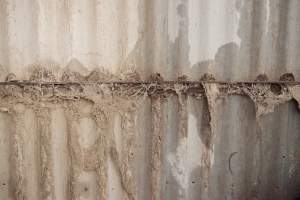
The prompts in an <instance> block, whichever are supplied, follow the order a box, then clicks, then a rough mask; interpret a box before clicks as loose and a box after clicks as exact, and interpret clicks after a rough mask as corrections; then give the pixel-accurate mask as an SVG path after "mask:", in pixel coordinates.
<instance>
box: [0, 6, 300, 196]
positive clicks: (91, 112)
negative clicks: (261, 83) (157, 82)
mask: <svg viewBox="0 0 300 200" xmlns="http://www.w3.org/2000/svg"><path fill="white" fill-rule="evenodd" d="M299 35H300V1H298V0H86V1H84V0H52V1H45V0H0V70H1V73H0V76H1V80H2V81H3V80H4V79H5V77H6V76H7V74H8V73H14V74H15V75H16V77H17V79H28V78H29V76H30V75H32V74H34V73H35V69H36V68H37V66H42V67H45V68H47V69H50V71H51V72H52V73H53V74H54V76H55V77H56V79H57V80H58V79H59V78H58V77H61V75H62V73H63V71H65V70H66V69H68V70H72V71H76V72H79V73H80V74H81V75H85V76H86V75H88V74H89V72H90V71H92V70H93V69H94V68H104V69H106V70H107V71H109V72H111V73H113V74H122V71H124V70H125V71H126V70H128V69H136V70H137V71H138V72H139V73H140V74H141V75H142V79H147V78H148V77H149V76H150V74H152V73H155V72H158V73H160V74H161V75H162V76H163V77H164V78H165V79H166V80H175V79H176V78H177V77H178V76H180V75H182V74H186V75H187V76H188V77H189V79H190V80H198V79H199V78H200V77H201V75H203V74H204V73H206V72H208V73H211V74H214V76H215V77H216V78H217V79H218V80H254V79H255V77H256V76H257V75H258V74H261V73H265V74H267V75H268V77H269V79H271V80H278V79H279V77H280V75H281V74H282V73H285V72H292V73H294V75H295V77H296V79H298V80H299V79H300V77H299V76H300V68H299V66H300V56H299V53H300V37H299ZM16 92H17V93H18V91H16ZM17 93H16V94H17ZM180 98H181V97H180V96H179V98H178V97H176V96H174V97H169V98H167V99H166V100H164V101H162V102H161V101H160V100H159V99H150V98H143V99H140V100H139V101H138V102H139V104H137V105H131V104H132V102H131V103H128V102H127V101H122V107H120V108H118V107H117V108H118V109H115V110H114V109H113V108H114V106H112V103H111V102H110V100H107V99H106V97H103V99H100V100H99V99H97V102H96V103H95V102H90V101H86V100H83V99H79V100H77V101H75V102H73V101H72V102H73V103H70V102H65V101H57V102H51V103H49V102H47V103H43V102H42V101H36V102H34V101H32V97H30V98H29V99H31V101H27V100H26V98H23V97H22V98H19V96H16V97H15V98H8V99H5V98H4V97H3V96H2V97H1V109H2V110H1V111H2V112H1V113H0V199H1V200H2V199H3V200H6V199H8V200H10V199H16V200H21V199H22V200H23V199H28V200H40V199H57V200H64V199H86V200H92V199H93V200H94V199H111V200H117V199H143V200H147V199H153V200H154V199H155V200H158V199H163V200H167V199H172V200H173V199H191V200H192V199H210V200H211V199H212V200H214V199H215V200H219V199H296V198H297V197H298V198H299V197H300V192H299V191H300V166H299V165H300V149H299V148H298V146H299V144H300V134H299V131H300V123H299V120H300V113H299V110H298V108H297V104H296V102H294V101H289V102H286V103H284V104H281V105H278V106H277V107H276V108H275V110H274V112H272V113H268V114H265V115H263V116H260V117H257V115H256V110H255V104H254V103H253V102H252V100H251V99H250V98H248V97H244V96H239V95H230V96H227V97H224V98H218V99H214V98H212V99H210V98H208V99H207V100H205V99H204V100H203V99H196V98H193V97H188V98H187V99H183V100H182V99H180ZM19 99H21V100H20V101H17V100H19ZM210 101H214V104H213V105H214V106H213V110H212V108H211V102H210ZM123 104H124V105H123ZM133 104H134V103H133ZM99 110H100V111H99ZM102 112H103V113H105V114H103V115H104V116H102V114H101V113H102ZM108 113H110V116H109V117H108V118H107V115H108ZM105 116H106V117H105ZM212 122H213V123H214V126H211V124H210V123H212ZM111 141H112V142H111ZM111 143H112V144H111ZM112 147H114V148H112ZM112 149H113V150H112ZM114 150H115V151H116V152H114ZM116 157H117V158H116Z"/></svg>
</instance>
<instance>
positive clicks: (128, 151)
mask: <svg viewBox="0 0 300 200" xmlns="http://www.w3.org/2000/svg"><path fill="white" fill-rule="evenodd" d="M61 74H62V76H61V78H59V76H58V75H56V74H54V73H52V72H51V71H49V70H47V69H45V68H34V70H33V71H32V73H31V75H30V78H29V80H28V81H26V80H25V81H17V80H16V79H17V78H16V77H15V76H14V75H12V74H10V75H9V77H8V78H7V79H6V80H7V81H6V82H2V83H1V85H0V99H1V101H0V106H1V112H4V113H8V114H9V115H10V116H11V119H12V121H13V123H14V124H15V125H14V126H12V127H13V130H11V133H12V134H11V141H12V145H11V148H12V149H11V151H10V152H11V154H12V156H11V158H12V159H11V166H12V170H10V173H11V176H10V179H11V180H10V187H11V190H10V193H11V196H12V198H13V199H16V200H26V199H28V200H29V199H31V198H32V195H33V196H35V197H36V198H38V199H44V200H50V199H60V198H62V197H63V198H65V199H74V200H76V199H83V198H85V197H91V196H92V198H90V199H108V196H109V194H110V193H111V192H110V189H109V188H108V187H109V186H108V183H109V177H108V176H109V175H108V171H109V170H108V164H109V160H112V163H113V165H114V169H115V170H116V172H117V174H118V176H119V177H120V180H119V181H120V186H121V189H122V190H121V191H120V196H121V198H122V199H128V200H135V199H140V198H139V195H138V193H139V192H138V187H137V185H138V180H139V177H137V173H136V168H135V167H136V166H135V162H136V154H137V151H136V148H137V138H138V133H137V131H136V130H137V129H136V127H137V126H138V124H137V112H138V110H139V109H140V108H141V107H142V102H143V100H145V99H146V98H150V99H151V113H152V114H151V120H152V121H151V124H152V126H151V130H150V131H151V142H150V141H148V142H149V143H150V151H151V152H150V167H149V168H147V170H148V171H147V172H146V174H145V176H146V175H149V180H150V184H149V185H151V187H150V188H151V189H150V190H151V194H152V196H151V199H153V200H159V199H163V198H162V187H161V184H162V181H163V180H164V178H163V173H164V172H163V167H162V166H163V165H164V163H163V162H164V161H165V159H164V157H166V155H164V151H163V148H164V145H165V142H164V139H165V134H164V128H163V124H164V117H163V116H164V109H163V106H164V103H165V100H166V99H167V98H168V97H170V96H176V97H177V100H178V108H179V115H178V116H179V124H178V131H177V132H178V134H177V136H176V137H177V138H178V139H179V141H180V147H182V148H183V149H177V152H176V155H178V156H180V155H181V154H180V153H182V151H186V148H187V147H186V144H185V142H186V138H187V123H188V118H187V98H195V99H203V100H204V101H205V104H206V106H207V118H206V119H203V120H204V122H205V120H206V122H205V123H207V125H208V127H207V128H206V130H205V131H204V132H203V134H205V138H206V140H205V141H204V144H205V145H204V146H203V152H204V157H202V161H201V162H202V164H203V166H205V167H204V169H203V171H202V182H203V186H202V188H201V191H202V192H204V193H205V191H206V190H207V185H209V183H208V182H209V173H210V168H211V166H212V160H213V152H214V138H215V129H216V120H217V119H216V113H217V110H216V101H217V99H220V98H226V97H227V96H229V95H243V96H248V97H249V98H251V100H253V102H254V103H255V106H256V116H257V119H259V117H260V116H262V115H264V114H266V113H269V112H272V111H273V110H274V108H275V106H277V105H279V104H282V103H285V102H287V101H290V100H291V99H295V100H296V101H298V102H299V101H300V88H299V85H298V84H297V83H295V82H284V81H282V82H276V83H271V82H262V81H258V82H218V81H215V80H214V79H202V80H200V81H187V80H186V78H179V79H178V80H177V81H163V79H162V78H161V76H160V75H159V74H155V75H153V76H152V77H151V78H150V79H149V80H146V81H141V80H140V79H139V75H138V74H137V73H136V72H134V71H130V70H129V71H128V72H122V73H120V74H119V75H116V76H113V75H111V74H109V73H108V72H106V71H103V70H97V71H93V72H92V73H90V74H89V75H87V76H84V75H81V74H80V73H76V72H72V71H65V72H63V73H61ZM59 80H61V81H59ZM57 107H60V108H62V109H63V112H64V114H65V118H66V124H67V128H66V130H67V139H66V141H67V144H66V145H67V153H66V154H67V155H68V156H67V160H66V162H67V164H66V166H67V167H65V168H66V171H65V173H66V176H67V184H66V185H65V186H64V189H63V192H62V194H58V188H56V187H55V175H54V168H55V164H54V163H55V158H54V157H55V156H54V151H53V146H54V140H53V136H52V132H51V123H52V117H51V110H53V109H55V108H57ZM28 110H32V111H33V112H32V115H34V116H35V117H34V118H35V119H36V124H35V127H36V130H37V131H36V132H37V134H36V136H35V137H36V141H37V142H36V143H35V144H34V145H35V147H34V148H36V149H38V151H36V152H40V154H39V155H35V162H36V163H35V165H36V166H38V167H37V173H38V175H37V176H36V177H37V179H38V180H37V182H38V183H40V184H39V186H38V187H39V189H38V190H37V191H39V192H37V194H36V192H35V191H32V189H31V186H30V181H31V180H29V179H30V177H29V174H31V172H30V169H29V168H28V166H27V165H28V161H27V157H26V156H28V155H27V154H28V152H27V150H25V149H28V147H26V142H25V140H26V137H27V136H26V130H24V128H23V127H24V123H25V121H26V116H25V115H26V113H27V112H28ZM117 119H118V120H117ZM82 120H85V121H87V122H88V123H89V126H90V127H94V128H93V130H92V131H91V133H87V132H86V131H85V130H86V127H84V128H83V129H84V131H82V130H81V128H80V124H81V123H82ZM116 121H119V123H118V124H117V125H116V123H115V122H116ZM116 127H119V129H120V131H119V133H116V132H115V131H114V130H115V129H116ZM87 134H91V135H90V136H87ZM178 156H177V157H178ZM175 157H176V156H175ZM177 157H176V158H175V161H176V162H179V163H180V162H181V161H180V159H181V158H180V157H178V158H177ZM174 170H175V173H178V174H181V175H180V176H178V177H177V178H176V180H177V182H178V184H179V185H180V188H181V189H180V190H179V197H180V198H181V199H185V197H186V195H187V194H186V193H185V191H186V188H185V187H186V185H185V183H186V182H185V180H184V179H185V176H186V175H187V174H186V172H185V171H184V169H182V168H181V167H180V166H175V168H174ZM87 177H88V178H87ZM86 179H89V181H91V180H92V181H94V182H95V184H94V186H95V188H93V187H91V186H90V185H89V183H88V182H89V181H86ZM59 195H61V196H60V197H58V196H59Z"/></svg>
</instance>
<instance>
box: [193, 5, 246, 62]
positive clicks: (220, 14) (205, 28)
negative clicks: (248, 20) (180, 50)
mask: <svg viewBox="0 0 300 200" xmlns="http://www.w3.org/2000/svg"><path fill="white" fill-rule="evenodd" d="M188 13H189V31H188V33H189V37H188V38H189V46H190V51H189V52H190V53H189V61H190V63H191V66H192V65H194V64H196V63H197V62H201V61H205V60H209V59H214V57H215V54H216V53H217V51H218V49H219V48H220V47H222V46H223V45H225V44H227V43H231V42H234V43H236V44H238V45H239V46H240V43H241V39H240V38H239V36H238V35H237V30H238V27H239V19H240V14H239V12H238V10H237V8H236V1H235V0H230V1H228V0H210V1H207V0H191V1H190V2H189V12H188Z"/></svg>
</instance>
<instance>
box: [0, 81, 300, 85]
mask: <svg viewBox="0 0 300 200" xmlns="http://www.w3.org/2000/svg"><path fill="white" fill-rule="evenodd" d="M97 84H98V85H100V84H116V85H130V84H132V85H141V84H145V85H148V84H161V85H164V84H166V85H173V84H182V85H190V84H233V85H235V84H238V85H239V84H287V85H299V84H300V81H78V82H64V81H61V82H60V81H55V82H46V81H45V82H43V81H3V82H0V85H20V86H21V85H97Z"/></svg>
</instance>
